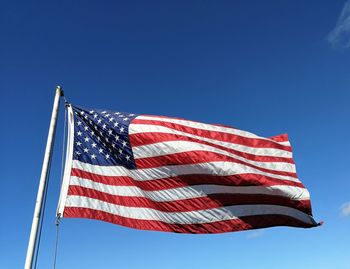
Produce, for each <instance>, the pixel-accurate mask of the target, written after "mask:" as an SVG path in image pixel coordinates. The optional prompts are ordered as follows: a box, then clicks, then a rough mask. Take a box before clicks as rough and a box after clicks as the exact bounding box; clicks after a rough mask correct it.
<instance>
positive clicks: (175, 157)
mask: <svg viewBox="0 0 350 269" xmlns="http://www.w3.org/2000/svg"><path fill="white" fill-rule="evenodd" d="M220 161H221V162H222V161H225V162H231V163H239V164H243V165H245V166H248V167H252V168H254V169H257V170H259V171H263V172H267V173H270V174H275V175H281V176H289V177H294V178H297V174H296V173H292V172H285V171H280V170H279V171H276V170H271V169H266V168H262V167H259V166H256V165H253V164H250V163H246V162H243V161H241V160H237V159H235V158H232V157H229V156H225V155H222V154H220V153H216V152H209V151H199V150H197V151H187V152H179V153H174V154H169V155H162V156H155V157H147V158H141V159H136V160H135V163H136V167H137V168H138V169H140V168H157V167H161V166H167V165H186V164H199V163H209V162H220Z"/></svg>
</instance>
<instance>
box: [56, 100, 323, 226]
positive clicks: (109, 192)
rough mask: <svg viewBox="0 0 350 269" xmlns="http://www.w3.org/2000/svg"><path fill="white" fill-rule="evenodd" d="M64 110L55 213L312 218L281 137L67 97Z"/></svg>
mask: <svg viewBox="0 0 350 269" xmlns="http://www.w3.org/2000/svg"><path fill="white" fill-rule="evenodd" d="M68 115H69V124H68V125H69V128H68V129H69V131H68V145H67V155H66V165H65V172H64V180H63V184H62V189H61V195H60V200H59V205H58V214H59V215H60V216H61V217H65V218H90V219H96V220H102V221H107V222H111V223H115V224H119V225H123V226H127V227H131V228H136V229H144V230H156V231H168V232H178V233H222V232H231V231H241V230H248V229H257V228H264V227H272V226H293V227H304V228H309V227H314V226H317V225H318V223H316V222H315V220H314V219H313V217H312V212H311V205H310V196H309V192H308V191H307V189H306V188H305V187H304V185H303V184H302V183H301V182H300V181H299V179H298V177H297V174H296V170H295V165H294V161H293V159H292V148H291V145H290V143H289V141H288V137H287V135H279V136H275V137H271V138H264V137H259V136H257V135H254V134H252V133H249V132H246V131H242V130H239V129H235V128H232V127H227V126H222V125H212V124H205V123H200V122H195V121H189V120H184V119H179V118H170V117H163V116H150V115H137V114H130V113H124V112H113V111H102V110H86V109H82V108H80V107H76V106H72V105H69V106H68Z"/></svg>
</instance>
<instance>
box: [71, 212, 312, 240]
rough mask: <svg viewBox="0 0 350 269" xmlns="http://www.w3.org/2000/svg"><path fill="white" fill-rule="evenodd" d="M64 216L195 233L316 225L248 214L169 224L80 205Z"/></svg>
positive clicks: (143, 227) (282, 217)
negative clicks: (197, 222)
mask: <svg viewBox="0 0 350 269" xmlns="http://www.w3.org/2000/svg"><path fill="white" fill-rule="evenodd" d="M64 217H65V218H89V219H96V220H102V221H106V222H110V223H114V224H119V225H122V226H126V227H130V228H134V229H141V230H153V231H163V232H175V233H195V234H200V233H224V232H234V231H242V230H249V229H257V228H266V227H273V226H292V227H303V228H311V227H315V226H317V225H312V224H308V223H304V222H302V221H300V220H297V219H294V218H292V217H289V216H284V215H260V216H248V217H242V218H239V219H234V220H225V221H218V222H212V223H202V224H169V223H165V222H161V221H150V220H139V219H131V218H125V217H121V216H117V215H113V214H110V213H106V212H103V211H99V210H93V209H88V208H81V207H66V208H65V209H64Z"/></svg>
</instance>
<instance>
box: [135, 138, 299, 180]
mask: <svg viewBox="0 0 350 269" xmlns="http://www.w3.org/2000/svg"><path fill="white" fill-rule="evenodd" d="M197 150H199V151H207V152H215V153H219V154H222V155H225V156H228V157H232V158H235V159H237V160H240V161H243V162H245V163H249V164H252V165H255V166H258V167H261V168H265V169H270V170H274V171H284V172H292V173H295V166H294V164H291V163H285V162H256V161H251V160H248V159H246V158H243V157H240V156H238V155H236V154H233V153H230V152H227V151H225V150H222V149H218V148H215V147H212V146H209V145H205V144H200V143H197V142H191V141H181V140H178V141H164V142H160V143H155V144H150V145H144V146H138V147H133V149H132V151H133V153H134V157H135V159H141V158H149V157H156V156H164V155H170V154H175V153H183V152H189V151H197Z"/></svg>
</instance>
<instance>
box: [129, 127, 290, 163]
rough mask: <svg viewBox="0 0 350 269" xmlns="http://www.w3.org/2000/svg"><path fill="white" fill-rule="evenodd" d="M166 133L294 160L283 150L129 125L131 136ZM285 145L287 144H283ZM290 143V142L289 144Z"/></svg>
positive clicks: (168, 129)
mask: <svg viewBox="0 0 350 269" xmlns="http://www.w3.org/2000/svg"><path fill="white" fill-rule="evenodd" d="M153 132H156V133H166V134H178V135H183V136H186V137H191V138H195V139H199V140H202V141H206V142H209V143H212V144H215V145H219V146H223V147H226V148H229V149H234V150H237V151H240V152H244V153H249V154H254V155H258V156H274V157H284V158H292V152H290V151H287V150H282V149H274V148H255V147H248V146H244V145H240V144H235V143H230V142H225V141H220V140H216V139H211V138H207V137H203V136H199V135H194V134H189V133H186V132H182V131H178V130H175V129H171V128H168V127H164V126H159V125H151V124H138V123H131V124H130V125H129V134H130V135H132V134H139V133H153ZM282 143H285V142H282ZM288 143H289V142H288Z"/></svg>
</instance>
